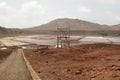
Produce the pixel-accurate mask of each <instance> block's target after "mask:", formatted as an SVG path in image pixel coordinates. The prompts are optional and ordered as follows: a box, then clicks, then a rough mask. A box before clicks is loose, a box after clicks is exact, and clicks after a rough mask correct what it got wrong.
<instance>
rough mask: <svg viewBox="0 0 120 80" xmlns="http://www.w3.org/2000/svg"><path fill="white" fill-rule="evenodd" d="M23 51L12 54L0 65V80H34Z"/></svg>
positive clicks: (19, 50) (15, 51)
mask: <svg viewBox="0 0 120 80" xmlns="http://www.w3.org/2000/svg"><path fill="white" fill-rule="evenodd" d="M22 54H23V51H22V50H21V49H18V50H14V51H13V52H12V54H11V55H10V56H9V57H8V58H7V59H6V60H5V61H4V62H3V63H1V64H0V80H32V77H31V75H30V72H29V70H28V69H27V66H26V63H25V61H24V58H23V55H22Z"/></svg>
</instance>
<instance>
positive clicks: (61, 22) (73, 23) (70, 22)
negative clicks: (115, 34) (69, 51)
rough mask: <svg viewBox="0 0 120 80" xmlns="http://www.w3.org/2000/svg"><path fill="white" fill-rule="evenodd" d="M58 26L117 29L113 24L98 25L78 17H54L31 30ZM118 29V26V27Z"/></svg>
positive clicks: (81, 28)
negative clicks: (54, 18) (52, 19)
mask: <svg viewBox="0 0 120 80" xmlns="http://www.w3.org/2000/svg"><path fill="white" fill-rule="evenodd" d="M58 27H70V29H71V30H80V31H114V30H118V29H116V28H114V27H113V26H107V25H100V24H96V23H92V22H87V21H83V20H79V19H68V18H63V19H56V20H54V21H51V22H49V23H48V24H44V25H41V26H37V27H33V28H31V30H48V31H54V30H56V29H57V28H58ZM118 28H119V29H120V27H118Z"/></svg>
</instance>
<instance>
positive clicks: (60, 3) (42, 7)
mask: <svg viewBox="0 0 120 80" xmlns="http://www.w3.org/2000/svg"><path fill="white" fill-rule="evenodd" d="M119 10H120V1H119V0H52V1H51V0H0V25H1V26H5V27H19V28H24V27H33V26H37V25H41V24H43V23H47V22H49V21H51V20H54V19H56V18H78V19H82V20H86V21H91V22H96V23H100V24H109V25H112V24H120V11H119Z"/></svg>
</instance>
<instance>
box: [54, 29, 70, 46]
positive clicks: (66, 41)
mask: <svg viewBox="0 0 120 80" xmlns="http://www.w3.org/2000/svg"><path fill="white" fill-rule="evenodd" d="M56 47H57V48H62V47H70V28H69V27H67V28H57V46H56Z"/></svg>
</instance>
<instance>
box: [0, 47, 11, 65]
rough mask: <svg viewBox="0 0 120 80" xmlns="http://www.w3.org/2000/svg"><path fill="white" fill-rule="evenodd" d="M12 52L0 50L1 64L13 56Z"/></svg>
mask: <svg viewBox="0 0 120 80" xmlns="http://www.w3.org/2000/svg"><path fill="white" fill-rule="evenodd" d="M11 52H12V50H11V49H7V50H0V63H1V62H2V61H3V60H5V59H6V58H7V56H9V55H10V54H11Z"/></svg>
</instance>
